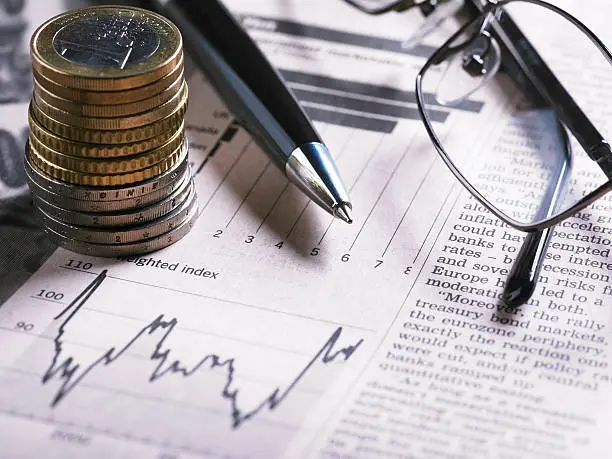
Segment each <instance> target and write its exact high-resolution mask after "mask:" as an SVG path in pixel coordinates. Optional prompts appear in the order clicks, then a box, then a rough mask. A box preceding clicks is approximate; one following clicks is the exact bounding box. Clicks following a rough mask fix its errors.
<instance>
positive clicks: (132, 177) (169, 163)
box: [26, 143, 187, 187]
mask: <svg viewBox="0 0 612 459" xmlns="http://www.w3.org/2000/svg"><path fill="white" fill-rule="evenodd" d="M26 156H27V159H28V160H29V161H30V163H32V164H33V165H34V166H35V167H36V168H38V169H39V170H40V171H41V172H42V173H44V174H46V175H48V176H49V177H52V178H54V179H58V180H61V181H63V182H68V183H73V184H75V185H84V186H95V187H109V186H121V185H131V184H134V183H137V182H141V181H143V180H148V179H151V178H154V177H157V176H158V175H161V174H163V173H164V172H166V171H167V170H169V169H170V168H172V167H173V166H174V165H175V164H178V163H180V162H181V161H183V160H184V159H185V157H186V156H187V146H186V144H183V145H181V146H180V147H179V148H177V149H176V150H175V151H174V152H172V154H171V155H170V156H168V157H167V158H166V159H164V160H162V161H160V162H159V163H156V164H154V165H152V166H150V167H147V168H145V169H141V170H138V171H135V172H129V173H126V174H113V175H96V174H84V173H81V172H75V171H72V170H69V169H65V168H63V167H59V166H57V165H55V164H53V163H52V162H50V161H48V160H46V159H45V158H43V157H42V156H41V154H40V153H38V152H37V151H36V150H35V149H34V148H33V146H32V145H31V144H30V143H28V145H27V148H26Z"/></svg>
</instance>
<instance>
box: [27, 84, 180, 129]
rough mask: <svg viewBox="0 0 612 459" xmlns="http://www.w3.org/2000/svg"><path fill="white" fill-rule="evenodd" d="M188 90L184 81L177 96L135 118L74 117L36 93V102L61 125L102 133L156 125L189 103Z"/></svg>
mask: <svg viewBox="0 0 612 459" xmlns="http://www.w3.org/2000/svg"><path fill="white" fill-rule="evenodd" d="M187 97H188V90H187V83H186V82H184V81H183V84H182V85H181V90H180V91H179V92H178V93H177V94H175V95H174V96H173V97H172V98H171V99H170V100H169V101H168V102H166V103H165V104H163V105H160V106H159V107H157V108H154V109H153V110H149V111H148V112H144V113H141V114H138V115H134V116H119V117H116V118H89V117H84V116H78V115H73V114H72V113H68V112H65V111H64V110H60V109H58V108H56V107H53V106H51V105H49V104H48V103H47V102H45V101H44V100H42V99H41V98H40V97H38V95H37V94H36V93H34V102H35V103H36V105H38V108H39V109H40V110H41V111H42V112H43V113H44V114H45V115H47V116H49V117H50V118H53V119H54V120H57V121H59V122H60V123H64V124H69V125H72V126H74V127H81V128H83V129H95V130H100V131H118V130H124V129H133V128H136V127H139V126H145V125H147V124H151V123H155V122H156V121H159V120H160V119H162V118H165V117H166V116H168V115H169V114H170V113H172V112H173V111H174V110H175V109H176V108H177V107H179V106H181V105H185V104H186V103H187Z"/></svg>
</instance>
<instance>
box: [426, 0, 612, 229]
mask: <svg viewBox="0 0 612 459" xmlns="http://www.w3.org/2000/svg"><path fill="white" fill-rule="evenodd" d="M515 2H523V3H530V4H534V5H536V6H541V7H544V8H547V9H549V10H551V11H553V12H555V13H557V14H559V15H561V16H562V17H563V18H564V19H566V20H568V21H569V22H571V23H572V24H573V25H574V26H576V27H577V28H578V29H579V30H580V31H581V32H583V33H584V34H585V35H586V36H587V37H588V38H589V40H590V41H591V42H592V43H593V44H594V45H595V46H596V47H597V48H598V49H599V51H600V52H601V53H602V55H603V56H604V57H605V58H606V60H607V61H608V63H610V64H611V65H612V54H611V53H610V51H609V50H608V49H607V48H606V46H605V45H604V44H603V42H602V41H601V40H600V39H599V38H598V37H597V36H596V35H595V34H594V33H593V32H592V31H591V30H590V29H589V28H588V27H586V26H585V25H584V24H583V23H582V22H581V21H580V20H578V19H577V18H575V17H574V16H573V15H571V14H570V13H568V12H567V11H565V10H563V9H561V8H559V7H557V6H555V5H552V4H550V3H548V2H545V1H542V0H500V1H498V2H495V3H494V2H491V1H490V0H487V5H486V6H485V7H484V8H483V11H482V12H481V13H480V14H479V15H478V16H477V17H476V18H475V19H473V20H472V21H469V22H468V23H466V24H464V25H463V26H461V27H460V28H459V30H458V31H457V32H456V33H455V34H453V35H452V36H451V37H450V38H449V39H448V40H447V41H446V42H445V43H444V44H443V45H441V46H440V47H439V48H438V49H437V50H436V51H435V52H434V53H433V54H432V55H431V56H430V57H429V59H428V60H427V61H426V62H425V64H424V65H423V67H422V68H421V70H420V71H419V72H418V73H417V76H416V85H415V87H416V88H415V92H416V100H417V108H418V110H419V115H420V116H421V120H422V121H423V124H424V125H425V129H426V130H427V134H428V135H429V138H430V140H431V142H432V143H433V144H434V147H435V148H436V150H437V152H438V154H439V155H440V157H441V158H442V160H443V161H444V163H445V164H446V166H447V167H448V168H449V169H450V170H451V172H452V173H453V174H454V175H455V177H456V178H457V179H458V180H459V182H460V183H461V184H462V185H463V187H464V188H466V189H467V190H468V191H469V192H470V193H471V194H472V195H473V196H474V197H475V198H476V199H477V200H478V201H479V202H480V203H481V204H482V205H483V206H485V207H486V208H487V209H488V210H489V211H490V212H491V213H492V214H493V215H495V216H496V217H497V218H499V219H500V220H502V221H503V222H504V223H506V224H508V225H509V226H511V227H513V228H515V229H518V230H521V231H527V232H533V231H541V230H544V229H546V228H550V227H552V226H554V225H555V224H557V223H559V222H561V221H563V220H566V219H568V218H569V217H571V216H572V215H574V214H575V213H577V212H579V211H580V210H582V209H584V208H585V207H587V206H589V205H590V204H592V203H593V202H595V201H596V200H598V199H599V198H601V197H602V196H603V195H605V194H607V193H608V192H609V191H611V190H612V178H609V179H608V181H607V182H606V183H604V184H603V185H600V186H599V187H598V188H596V189H595V190H594V191H592V192H590V193H589V194H588V195H586V196H584V197H583V198H581V199H580V200H579V201H578V202H577V203H575V204H573V205H572V206H571V207H570V208H569V209H567V210H565V211H563V212H560V213H558V214H557V215H555V216H553V217H551V218H546V219H542V220H539V221H536V222H533V223H529V224H525V223H521V222H518V221H516V220H514V219H512V218H510V217H509V216H507V215H506V214H505V213H504V212H502V211H500V210H499V209H498V208H497V207H496V206H494V205H493V204H491V203H490V202H489V201H488V200H487V199H486V198H485V197H484V196H483V195H482V194H481V193H480V192H479V191H478V190H477V189H476V188H475V187H474V186H473V185H472V183H471V182H470V181H469V180H467V179H466V178H465V176H464V175H463V174H462V173H461V172H460V171H459V170H458V169H457V167H456V166H455V164H454V162H453V161H452V160H451V159H450V158H449V156H448V154H447V153H446V151H445V149H444V147H443V146H442V142H441V141H440V139H439V137H438V136H437V134H436V133H435V131H434V129H433V126H432V122H431V120H430V119H429V117H428V116H427V112H426V110H425V105H426V104H425V98H424V94H423V89H422V80H423V76H424V74H425V73H426V72H427V70H428V69H430V68H431V67H432V66H433V65H436V63H438V62H440V61H441V59H440V58H441V57H443V54H444V53H445V52H447V51H448V50H449V49H450V45H451V44H452V43H453V42H454V41H455V40H457V38H459V37H460V36H461V35H462V34H464V33H465V32H466V31H467V30H470V29H471V28H473V27H475V26H477V25H478V24H479V22H483V23H484V22H485V21H486V19H487V17H488V16H489V15H490V14H493V13H494V12H495V10H497V9H498V8H502V7H504V6H505V5H508V4H510V3H515ZM553 110H554V106H553ZM611 155H612V154H611ZM608 160H609V161H610V160H612V158H608Z"/></svg>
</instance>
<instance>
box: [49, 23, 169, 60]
mask: <svg viewBox="0 0 612 459" xmlns="http://www.w3.org/2000/svg"><path fill="white" fill-rule="evenodd" d="M160 43H161V40H160V37H159V35H158V34H157V33H156V31H155V30H154V29H153V28H152V27H150V26H149V25H147V24H146V23H145V22H143V21H141V20H139V19H136V18H127V17H120V16H117V17H114V16H99V17H98V16H95V17H85V18H82V19H77V20H76V21H72V22H70V23H69V24H67V25H65V26H64V27H63V28H61V29H60V30H59V31H58V32H57V34H55V37H54V38H53V48H55V51H56V52H57V53H58V54H59V55H60V56H62V57H63V58H64V59H67V60H69V61H70V62H74V63H75V64H80V65H87V66H90V67H99V68H108V67H119V68H123V67H125V66H126V65H131V64H136V63H138V62H142V61H144V60H146V59H147V58H149V57H150V56H151V55H152V54H153V53H155V51H157V48H159V45H160Z"/></svg>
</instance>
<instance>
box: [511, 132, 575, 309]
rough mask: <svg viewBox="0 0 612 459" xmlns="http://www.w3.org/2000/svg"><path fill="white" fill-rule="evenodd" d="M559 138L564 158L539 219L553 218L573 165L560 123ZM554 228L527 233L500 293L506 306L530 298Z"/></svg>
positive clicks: (521, 302) (567, 140)
mask: <svg viewBox="0 0 612 459" xmlns="http://www.w3.org/2000/svg"><path fill="white" fill-rule="evenodd" d="M556 124H557V127H558V129H559V134H560V135H559V137H560V139H561V141H562V144H563V149H564V155H563V157H564V158H565V159H564V160H563V161H562V162H560V163H559V170H558V171H557V173H556V175H555V176H556V182H554V183H551V187H552V189H551V190H549V194H550V199H548V200H545V201H544V203H545V204H546V207H544V208H542V209H541V214H543V215H541V217H543V218H547V217H550V216H551V215H553V214H554V213H555V211H556V209H557V207H558V204H559V202H560V200H561V196H562V194H563V191H564V189H565V187H566V186H567V182H568V178H569V173H570V169H571V162H572V146H571V143H570V141H569V138H568V135H567V131H566V130H565V128H564V127H563V125H562V124H561V123H560V122H557V123H556ZM553 228H554V227H552V226H551V227H549V228H544V229H543V230H539V231H535V232H532V233H528V234H527V235H526V236H525V239H524V240H523V244H522V245H521V249H520V250H519V253H518V255H517V257H516V260H515V261H514V264H513V265H512V268H511V269H510V273H509V274H508V278H507V280H506V285H505V287H504V291H503V293H502V298H503V300H504V303H506V305H508V306H511V307H518V306H521V305H523V304H525V303H526V302H527V301H529V298H531V295H533V292H534V291H535V288H536V284H537V283H538V277H539V276H540V270H541V269H542V265H543V264H544V260H545V258H546V251H547V250H548V244H549V242H550V238H551V237H552V235H553Z"/></svg>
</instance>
